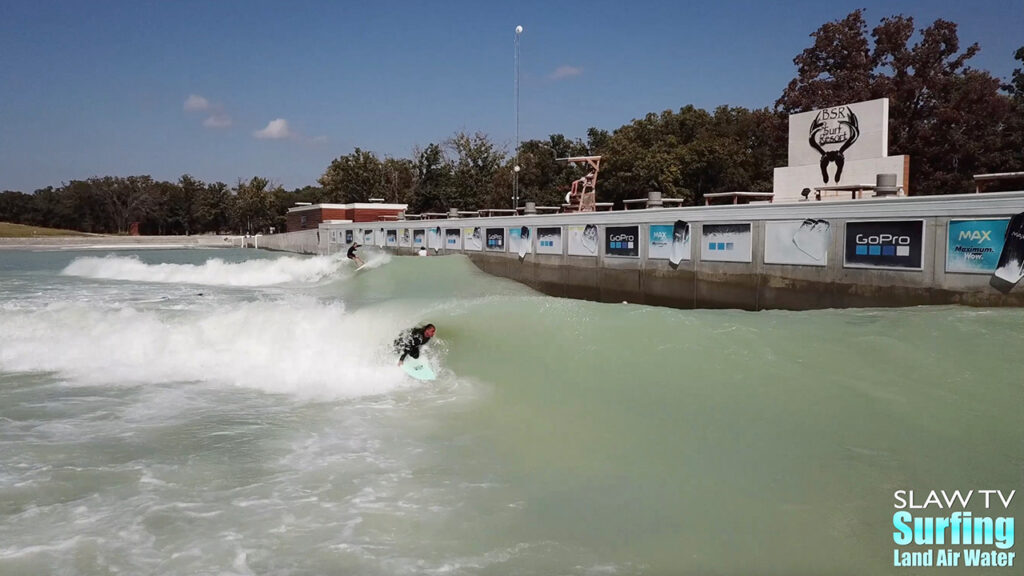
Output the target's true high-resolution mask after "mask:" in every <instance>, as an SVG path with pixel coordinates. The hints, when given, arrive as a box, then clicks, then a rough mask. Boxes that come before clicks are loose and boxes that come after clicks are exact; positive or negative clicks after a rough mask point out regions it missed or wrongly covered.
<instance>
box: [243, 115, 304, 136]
mask: <svg viewBox="0 0 1024 576" xmlns="http://www.w3.org/2000/svg"><path fill="white" fill-rule="evenodd" d="M252 135H253V136H255V137H256V138H262V139H267V140H280V139H282V138H291V137H292V136H294V134H293V133H292V132H291V131H290V130H289V129H288V121H287V120H285V119H284V118H276V119H274V120H271V121H270V123H269V124H267V127H266V128H264V129H263V130H257V131H255V132H253V133H252Z"/></svg>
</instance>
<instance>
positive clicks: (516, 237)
mask: <svg viewBox="0 0 1024 576" xmlns="http://www.w3.org/2000/svg"><path fill="white" fill-rule="evenodd" d="M508 251H509V252H512V253H515V254H518V255H519V257H520V258H525V257H526V255H527V254H529V253H531V252H533V242H531V238H530V227H529V226H517V227H513V228H509V229H508Z"/></svg>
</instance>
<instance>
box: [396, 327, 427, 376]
mask: <svg viewBox="0 0 1024 576" xmlns="http://www.w3.org/2000/svg"><path fill="white" fill-rule="evenodd" d="M436 331H437V329H436V328H434V325H433V324H427V325H425V326H423V327H420V328H412V329H410V330H406V331H405V332H402V333H401V334H400V335H399V336H398V339H397V340H395V353H396V354H398V353H401V356H399V358H398V365H399V366H401V365H402V362H405V357H406V356H411V357H413V358H419V357H420V346H423V345H424V344H426V343H427V342H430V339H431V338H433V337H434V333H435V332H436Z"/></svg>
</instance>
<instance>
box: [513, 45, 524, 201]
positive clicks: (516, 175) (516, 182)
mask: <svg viewBox="0 0 1024 576" xmlns="http://www.w3.org/2000/svg"><path fill="white" fill-rule="evenodd" d="M522 33H523V27H522V26H516V35H515V62H514V64H515V80H514V87H515V89H514V92H515V100H516V163H515V166H514V167H513V168H512V209H513V210H518V209H519V36H520V35H521V34H522Z"/></svg>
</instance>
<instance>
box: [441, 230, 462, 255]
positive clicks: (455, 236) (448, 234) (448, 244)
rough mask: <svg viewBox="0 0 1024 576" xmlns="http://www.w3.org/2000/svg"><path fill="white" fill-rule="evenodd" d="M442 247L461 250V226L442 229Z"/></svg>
mask: <svg viewBox="0 0 1024 576" xmlns="http://www.w3.org/2000/svg"><path fill="white" fill-rule="evenodd" d="M444 248H445V250H462V229H461V228H445V229H444Z"/></svg>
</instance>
